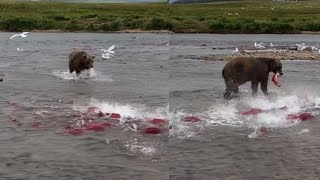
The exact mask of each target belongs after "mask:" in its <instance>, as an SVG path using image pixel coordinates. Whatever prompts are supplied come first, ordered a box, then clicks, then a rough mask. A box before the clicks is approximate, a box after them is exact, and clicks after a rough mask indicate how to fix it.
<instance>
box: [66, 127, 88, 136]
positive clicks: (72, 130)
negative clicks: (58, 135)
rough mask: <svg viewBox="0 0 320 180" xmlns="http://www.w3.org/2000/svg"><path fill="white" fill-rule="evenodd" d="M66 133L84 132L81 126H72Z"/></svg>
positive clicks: (78, 133)
mask: <svg viewBox="0 0 320 180" xmlns="http://www.w3.org/2000/svg"><path fill="white" fill-rule="evenodd" d="M66 132H67V133H69V134H71V135H80V134H83V133H84V130H83V129H81V128H73V129H69V130H67V131H66Z"/></svg>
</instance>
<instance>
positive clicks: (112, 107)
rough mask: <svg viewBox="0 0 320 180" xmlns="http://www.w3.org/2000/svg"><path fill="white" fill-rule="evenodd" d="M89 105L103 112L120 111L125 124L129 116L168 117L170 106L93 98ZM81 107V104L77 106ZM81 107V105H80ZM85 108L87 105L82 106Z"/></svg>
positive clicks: (141, 118)
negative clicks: (152, 105) (153, 106)
mask: <svg viewBox="0 0 320 180" xmlns="http://www.w3.org/2000/svg"><path fill="white" fill-rule="evenodd" d="M89 106H93V107H97V108H99V110H100V111H101V112H103V113H119V114H120V115H121V119H120V123H121V124H123V123H125V122H126V121H128V119H129V118H133V119H139V120H146V119H151V118H162V119H167V117H168V109H169V106H168V105H167V106H166V107H160V108H155V109H154V108H147V106H145V105H141V104H128V103H127V104H123V103H117V102H108V101H98V100H96V99H91V101H90V103H89ZM77 108H78V109H79V106H78V107H77ZM80 109H81V107H80ZM82 109H85V107H82Z"/></svg>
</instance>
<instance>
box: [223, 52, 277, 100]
mask: <svg viewBox="0 0 320 180" xmlns="http://www.w3.org/2000/svg"><path fill="white" fill-rule="evenodd" d="M269 72H273V73H274V74H277V73H279V74H280V75H283V73H282V64H281V62H280V61H279V60H276V59H273V58H262V57H257V58H255V57H237V58H235V59H233V60H231V61H229V62H228V63H227V64H226V65H225V67H224V68H223V70H222V77H223V78H224V81H225V84H226V92H225V93H224V98H225V99H230V95H231V93H232V92H233V93H235V94H237V93H239V89H238V86H240V85H242V84H244V83H246V82H248V81H250V82H251V88H252V95H256V93H257V91H258V85H259V83H260V86H261V90H262V92H263V93H264V94H265V95H268V78H269Z"/></svg>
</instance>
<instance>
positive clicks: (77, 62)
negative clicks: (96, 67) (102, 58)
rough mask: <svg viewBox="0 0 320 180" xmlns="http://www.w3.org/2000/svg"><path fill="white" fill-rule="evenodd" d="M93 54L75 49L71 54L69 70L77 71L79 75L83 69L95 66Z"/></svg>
mask: <svg viewBox="0 0 320 180" xmlns="http://www.w3.org/2000/svg"><path fill="white" fill-rule="evenodd" d="M94 58H95V56H91V55H89V54H88V53H86V52H85V51H83V50H81V49H74V50H73V51H72V52H71V54H70V55H69V70H70V73H72V72H73V71H76V74H77V76H79V75H80V73H81V71H82V70H85V69H90V68H93V59H94Z"/></svg>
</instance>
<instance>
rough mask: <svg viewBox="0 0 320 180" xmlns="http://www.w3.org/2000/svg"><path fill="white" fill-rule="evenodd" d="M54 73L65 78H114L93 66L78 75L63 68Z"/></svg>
mask: <svg viewBox="0 0 320 180" xmlns="http://www.w3.org/2000/svg"><path fill="white" fill-rule="evenodd" d="M52 74H53V75H54V76H56V77H58V78H60V79H64V80H73V79H74V80H78V79H90V80H94V81H101V82H113V80H112V78H110V77H108V76H105V75H102V74H100V73H98V72H96V71H95V70H94V69H93V68H91V69H89V70H83V71H82V72H81V74H80V75H79V76H77V75H76V73H75V72H73V73H70V72H69V71H62V70H56V71H53V73H52Z"/></svg>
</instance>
